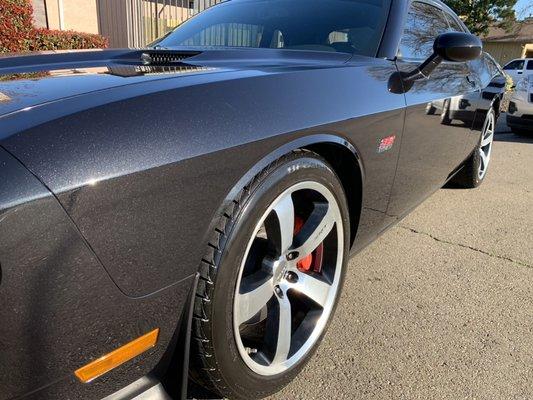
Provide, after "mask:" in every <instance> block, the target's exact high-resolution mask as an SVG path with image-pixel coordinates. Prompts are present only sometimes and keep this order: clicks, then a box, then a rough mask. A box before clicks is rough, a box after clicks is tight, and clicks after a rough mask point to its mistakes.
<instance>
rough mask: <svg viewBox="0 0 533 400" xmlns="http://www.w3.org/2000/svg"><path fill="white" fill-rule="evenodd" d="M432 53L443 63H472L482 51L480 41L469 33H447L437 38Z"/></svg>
mask: <svg viewBox="0 0 533 400" xmlns="http://www.w3.org/2000/svg"><path fill="white" fill-rule="evenodd" d="M433 51H434V52H435V54H437V55H438V56H440V57H441V58H442V59H443V60H445V61H452V62H466V61H472V60H475V59H477V58H479V56H481V52H482V51H483V44H482V43H481V40H480V39H479V38H478V37H477V36H474V35H471V34H470V33H463V32H447V33H443V34H441V35H439V36H437V39H435V43H434V44H433Z"/></svg>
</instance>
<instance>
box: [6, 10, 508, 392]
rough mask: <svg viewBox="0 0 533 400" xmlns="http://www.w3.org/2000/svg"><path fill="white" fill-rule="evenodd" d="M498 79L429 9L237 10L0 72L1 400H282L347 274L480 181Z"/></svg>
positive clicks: (464, 37)
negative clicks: (352, 263)
mask: <svg viewBox="0 0 533 400" xmlns="http://www.w3.org/2000/svg"><path fill="white" fill-rule="evenodd" d="M489 61H490V58H489V57H488V56H485V55H484V54H483V52H482V45H481V42H480V40H479V39H478V38H476V37H475V36H473V35H471V34H470V33H469V31H468V29H467V28H466V27H465V25H464V24H463V23H462V22H461V20H460V19H459V18H458V17H457V16H456V15H455V14H454V13H453V12H452V11H451V10H450V9H449V8H448V7H446V6H445V5H444V4H442V3H441V2H439V1H437V0H414V1H409V0H316V1H309V0H268V1H266V0H229V1H226V2H223V3H221V4H218V5H215V6H213V7H211V8H209V9H208V10H206V11H205V12H202V13H200V14H199V15H197V16H195V17H193V18H191V19H190V20H189V21H187V22H185V23H183V24H182V25H180V26H179V27H178V28H176V29H174V30H173V31H171V32H170V33H169V34H167V35H166V36H164V37H162V38H161V39H159V40H157V41H156V42H154V43H152V44H150V45H148V46H147V47H146V48H142V49H112V50H105V51H82V52H57V53H53V54H43V53H32V54H22V55H7V56H3V57H2V58H0V399H2V400H4V399H32V400H34V399H102V398H108V399H128V398H134V397H136V396H143V395H146V394H147V393H149V394H152V395H155V394H154V393H158V394H159V395H163V394H164V395H165V396H167V395H169V396H173V397H174V398H185V397H186V396H188V394H187V389H188V387H189V389H190V387H191V385H192V384H194V385H195V387H198V388H203V389H202V390H204V389H205V391H206V393H209V396H212V397H216V396H220V397H228V398H232V399H253V398H262V397H265V396H268V395H270V394H272V393H275V392H276V391H279V390H280V389H281V388H282V387H284V386H285V385H287V384H288V383H289V382H290V381H291V380H292V379H293V378H294V377H296V376H297V375H298V373H299V372H300V371H301V370H302V368H303V367H304V366H305V364H306V362H307V361H308V360H309V359H310V357H312V355H313V353H314V351H315V350H316V348H317V346H318V345H319V343H320V341H321V339H322V337H323V336H324V334H325V332H326V329H327V327H328V325H329V323H330V321H331V319H332V317H333V314H334V311H335V307H336V305H337V303H338V300H339V295H340V292H341V288H342V286H343V280H344V277H345V275H346V274H347V273H350V271H349V268H348V263H347V261H348V259H349V258H350V257H351V256H353V255H355V254H356V253H357V252H359V251H360V250H361V249H363V248H364V247H365V246H366V245H368V244H369V243H370V242H372V241H373V240H375V239H376V238H377V237H378V236H379V235H380V234H382V233H383V232H384V231H385V230H386V229H387V228H389V227H391V226H393V225H394V224H395V223H397V222H398V221H399V220H401V219H402V218H403V217H404V216H406V215H407V214H408V213H409V212H410V211H411V210H413V208H415V207H416V206H417V205H418V204H419V203H421V202H422V201H423V200H424V199H425V198H427V197H428V196H430V195H431V194H432V193H434V192H435V191H436V190H438V189H439V188H441V187H442V186H443V185H445V184H449V185H453V186H454V187H458V186H462V187H465V188H474V187H477V186H479V185H480V184H481V183H482V182H483V180H484V179H485V177H486V174H487V170H488V166H489V162H490V157H491V150H492V142H493V135H494V126H495V121H496V118H497V116H498V114H499V111H500V102H501V85H499V84H498V82H501V80H502V75H501V71H500V70H499V69H498V68H495V67H494V65H492V64H493V63H491V62H489ZM495 82H496V84H495ZM437 104H440V105H442V104H446V105H448V106H447V107H442V106H441V107H440V108H438V107H435V105H437ZM452 106H453V107H456V108H457V110H454V113H455V114H457V113H456V111H459V110H460V111H461V117H460V119H456V120H454V119H453V118H451V117H450V115H451V114H446V115H440V114H442V113H443V112H447V113H449V112H450V111H449V110H450V107H452ZM455 114H454V115H455ZM467 114H468V115H467ZM457 118H459V117H457ZM383 251H386V249H384V250H383ZM354 368H355V367H354ZM190 382H192V383H191V384H190V385H189V383H190Z"/></svg>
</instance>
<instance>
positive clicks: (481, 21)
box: [444, 0, 517, 35]
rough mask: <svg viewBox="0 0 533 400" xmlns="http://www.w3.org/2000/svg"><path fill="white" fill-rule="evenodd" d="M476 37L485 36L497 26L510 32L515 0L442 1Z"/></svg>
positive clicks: (512, 24) (513, 19)
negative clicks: (490, 29)
mask: <svg viewBox="0 0 533 400" xmlns="http://www.w3.org/2000/svg"><path fill="white" fill-rule="evenodd" d="M444 2H445V3H446V4H447V5H448V6H449V7H450V8H451V9H452V10H454V11H455V12H456V13H457V15H459V16H460V18H461V19H462V20H463V22H464V23H465V24H466V26H468V29H470V31H471V32H472V33H474V34H476V35H486V34H487V33H488V31H489V27H491V26H498V27H500V28H503V29H505V30H506V31H508V32H509V31H511V30H512V28H513V26H514V24H515V22H516V14H515V11H514V6H515V5H516V2H517V0H444Z"/></svg>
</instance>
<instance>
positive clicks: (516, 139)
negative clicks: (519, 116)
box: [494, 132, 533, 144]
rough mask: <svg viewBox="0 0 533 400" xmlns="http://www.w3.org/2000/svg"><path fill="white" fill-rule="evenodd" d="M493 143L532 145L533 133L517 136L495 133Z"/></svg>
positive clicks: (507, 133) (508, 133) (509, 133)
mask: <svg viewBox="0 0 533 400" xmlns="http://www.w3.org/2000/svg"><path fill="white" fill-rule="evenodd" d="M494 141H495V142H513V143H531V144H533V132H531V133H530V134H529V135H517V134H515V133H512V132H506V133H496V135H494Z"/></svg>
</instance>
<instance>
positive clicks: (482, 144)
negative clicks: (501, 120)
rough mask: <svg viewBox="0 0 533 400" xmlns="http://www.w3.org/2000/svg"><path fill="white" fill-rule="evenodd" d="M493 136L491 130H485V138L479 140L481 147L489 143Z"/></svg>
mask: <svg viewBox="0 0 533 400" xmlns="http://www.w3.org/2000/svg"><path fill="white" fill-rule="evenodd" d="M493 138H494V133H492V132H487V136H486V137H485V139H483V141H482V142H481V147H485V146H486V145H488V144H491V143H492V139H493Z"/></svg>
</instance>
